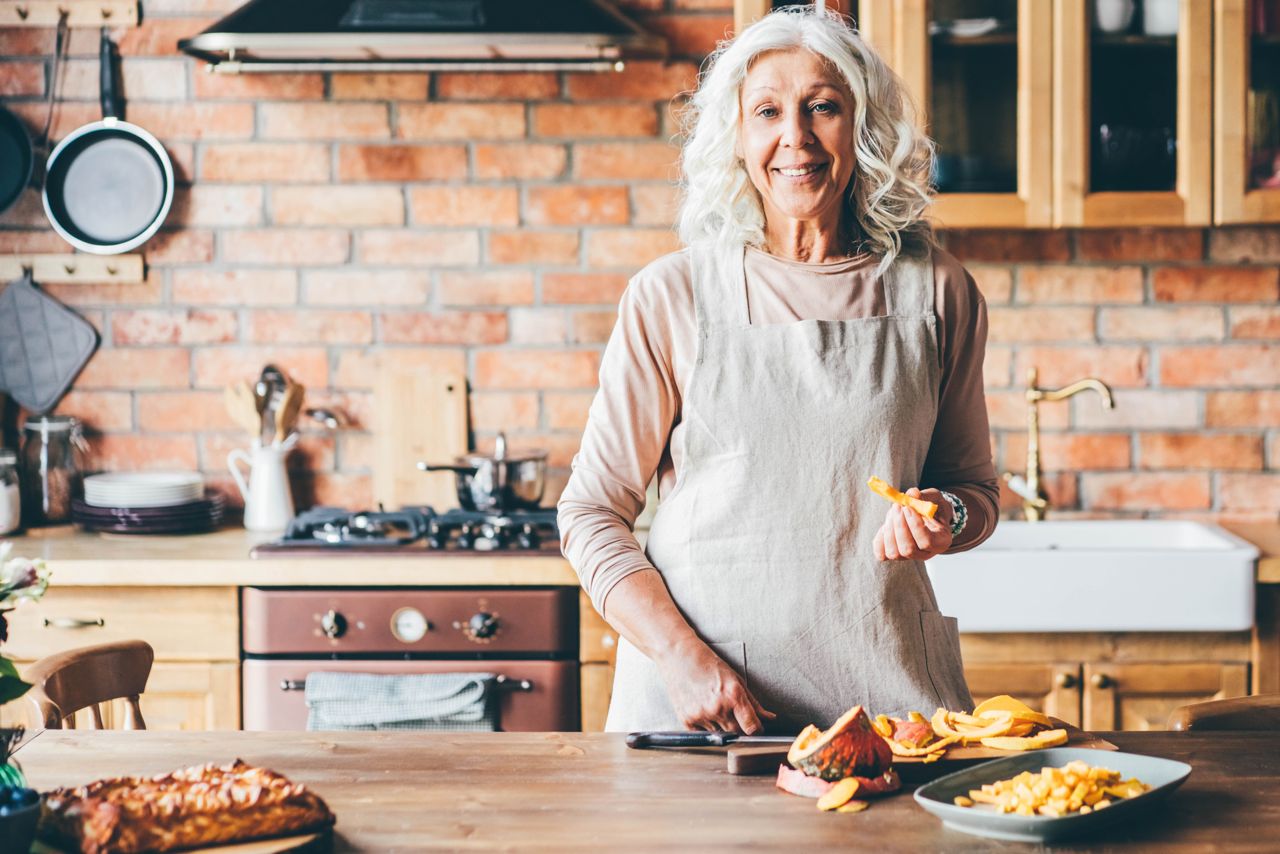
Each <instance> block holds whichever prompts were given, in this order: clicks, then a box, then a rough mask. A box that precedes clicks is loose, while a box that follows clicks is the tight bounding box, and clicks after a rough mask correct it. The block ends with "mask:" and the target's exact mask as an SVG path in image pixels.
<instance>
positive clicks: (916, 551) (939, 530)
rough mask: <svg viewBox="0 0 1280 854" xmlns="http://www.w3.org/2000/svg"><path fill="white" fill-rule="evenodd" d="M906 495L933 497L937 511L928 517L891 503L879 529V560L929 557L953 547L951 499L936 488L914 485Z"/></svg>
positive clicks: (877, 556) (922, 497) (926, 498)
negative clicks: (923, 489) (943, 495)
mask: <svg viewBox="0 0 1280 854" xmlns="http://www.w3.org/2000/svg"><path fill="white" fill-rule="evenodd" d="M907 495H910V496H911V497H912V498H921V499H924V500H925V501H932V502H933V503H934V504H937V505H938V512H937V513H936V514H934V517H933V518H932V519H929V518H926V517H924V516H921V515H920V514H919V513H917V512H916V511H914V510H912V509H910V508H909V507H903V506H902V505H901V504H894V505H892V506H891V507H890V508H889V512H888V513H886V514H885V518H884V524H883V525H881V526H880V530H878V531H876V539H875V550H876V560H928V559H929V558H931V557H934V556H935V555H940V554H942V553H943V552H945V551H946V550H947V549H949V548H951V515H952V510H951V503H950V502H949V501H947V500H946V499H945V498H943V497H942V493H941V492H939V491H938V490H936V489H926V490H925V491H924V492H921V491H920V490H919V489H916V488H915V487H914V486H913V487H912V488H911V489H908V490H907Z"/></svg>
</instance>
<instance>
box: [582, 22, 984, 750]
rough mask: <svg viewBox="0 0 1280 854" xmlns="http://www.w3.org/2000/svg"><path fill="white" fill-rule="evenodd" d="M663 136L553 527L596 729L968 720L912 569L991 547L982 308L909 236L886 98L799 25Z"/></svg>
mask: <svg viewBox="0 0 1280 854" xmlns="http://www.w3.org/2000/svg"><path fill="white" fill-rule="evenodd" d="M690 119H691V121H690V124H691V127H690V130H689V133H688V135H687V137H686V138H687V142H686V144H685V147H684V152H683V158H682V161H683V170H684V197H683V203H682V208H681V211H680V215H679V230H680V235H681V237H682V238H683V240H684V241H685V243H686V244H687V246H688V248H687V249H685V250H683V251H680V252H676V253H673V254H671V255H667V256H665V257H663V258H659V259H658V260H656V261H654V262H653V263H651V264H650V265H649V266H647V267H646V268H645V269H643V270H642V271H640V272H639V273H638V274H637V275H636V276H635V277H634V278H633V279H632V280H631V282H630V284H629V286H628V288H627V290H626V292H625V294H624V295H623V297H622V301H621V305H620V306H619V317H618V324H617V327H616V328H615V330H614V332H613V336H612V338H611V340H610V341H609V345H608V347H607V349H606V351H605V355H604V360H603V363H602V365H601V370H600V390H599V393H598V394H597V396H596V398H595V400H594V402H593V403H592V406H591V411H590V417H589V421H588V423H587V428H586V432H585V435H584V436H583V440H582V448H581V451H580V452H579V454H578V455H577V457H576V458H575V460H574V464H573V475H572V477H571V478H570V480H569V483H568V485H567V487H566V489H565V491H564V494H563V497H562V499H561V501H560V504H559V519H560V526H561V532H562V545H563V548H564V553H565V555H566V556H567V557H568V558H569V560H570V562H571V563H572V564H573V566H574V568H575V569H576V570H577V572H578V574H579V576H580V577H581V579H582V584H583V586H584V587H585V588H586V590H587V592H588V594H589V595H590V596H591V599H592V601H593V602H594V604H595V606H596V608H597V609H598V610H599V611H600V612H601V614H603V615H604V617H605V619H606V620H607V621H608V622H609V623H610V625H612V626H613V627H614V628H615V629H617V631H618V633H619V634H620V635H621V636H622V640H621V642H620V645H619V648H618V659H617V674H616V677H615V681H614V688H613V700H612V703H611V706H610V710H609V719H608V725H607V728H608V729H610V730H639V729H651V730H652V729H656V730H664V729H716V730H729V731H740V732H746V733H754V732H758V731H760V730H762V729H763V728H766V727H767V728H768V729H771V730H778V731H792V732H794V731H795V730H797V729H799V728H800V727H801V726H803V725H804V724H806V723H810V722H814V723H819V724H822V725H828V724H830V723H831V722H833V721H834V720H835V719H836V718H837V717H838V716H839V715H840V714H841V713H842V712H844V711H845V710H846V709H848V708H849V707H850V706H852V705H853V704H855V703H861V704H863V705H865V706H867V707H868V708H869V709H870V710H871V711H872V712H874V713H889V714H904V713H905V712H906V711H907V710H910V709H918V710H921V711H925V712H930V711H932V710H933V709H935V708H937V707H938V706H946V707H947V708H951V709H964V708H968V707H970V706H971V703H972V700H971V698H970V696H969V691H968V688H967V686H966V684H965V678H964V674H963V671H962V669H961V661H960V647H959V638H958V635H957V632H956V625H955V620H953V619H951V618H948V617H945V616H943V615H942V614H941V613H940V612H939V611H938V606H937V602H936V600H935V599H934V595H933V590H932V588H931V586H930V583H929V577H928V575H927V574H926V572H925V568H924V564H923V563H922V561H924V560H927V559H929V558H931V557H933V556H934V555H938V554H942V553H944V552H954V551H960V550H963V549H967V548H972V547H973V546H975V545H977V544H978V543H980V542H981V541H982V540H984V539H985V538H986V537H988V536H989V535H990V534H991V531H992V530H993V529H994V527H995V523H996V516H997V486H996V480H995V472H994V470H993V468H992V463H991V451H990V445H989V440H988V433H987V413H986V405H985V401H984V399H983V391H982V358H983V350H984V348H985V345H986V326H987V325H986V308H985V305H984V303H983V300H982V296H981V294H980V293H979V292H978V289H977V287H976V286H975V285H974V282H973V279H972V278H971V277H970V276H969V275H968V273H967V272H966V271H965V270H964V269H963V268H962V267H961V266H960V264H959V263H958V262H957V261H956V260H955V259H954V258H953V257H951V256H950V255H948V254H947V253H946V252H944V251H942V250H941V249H939V248H937V247H936V246H935V245H934V244H933V240H932V235H931V231H930V228H929V226H928V223H927V222H926V221H925V220H924V219H923V215H924V212H925V209H926V207H927V206H928V204H929V195H928V178H929V174H930V166H931V164H932V156H933V155H932V146H931V143H930V141H929V140H928V139H927V138H926V137H924V136H923V135H922V134H921V132H920V131H919V130H918V129H917V126H916V124H915V122H914V116H913V115H912V113H911V112H910V104H909V99H908V97H907V95H906V93H905V90H904V88H903V85H902V82H901V81H900V80H899V78H898V77H897V76H896V75H894V73H893V72H892V71H891V70H890V69H889V68H888V67H887V66H886V65H885V64H884V62H883V60H881V59H880V58H879V57H878V56H877V55H876V54H875V52H874V51H873V50H872V49H871V48H870V47H869V46H868V45H867V44H866V42H864V41H863V40H862V38H861V37H860V36H859V35H858V33H857V32H856V31H855V30H853V29H852V28H850V27H849V26H848V25H847V24H846V23H845V22H844V20H843V19H842V18H841V17H839V16H838V15H836V14H835V13H832V12H826V11H823V10H821V9H817V10H815V9H813V8H812V7H809V8H803V9H801V8H798V7H797V8H792V9H788V10H782V11H778V12H774V13H772V14H770V15H767V16H766V17H765V18H763V19H762V20H761V21H759V22H758V23H756V24H754V25H752V26H751V27H749V28H747V29H746V30H744V31H743V32H742V33H741V34H740V35H739V36H738V37H737V38H736V39H735V40H734V41H733V42H732V43H730V44H728V45H725V46H722V47H721V48H720V50H718V51H717V52H716V54H715V55H714V56H713V57H712V59H711V60H710V67H709V69H708V70H706V71H705V72H704V74H703V76H702V78H701V83H700V87H699V89H698V91H697V92H696V94H695V95H694V97H693V101H692V105H691V108H690ZM655 472H656V474H657V477H658V485H659V495H660V503H659V506H658V510H657V514H656V516H655V517H654V519H653V523H652V527H651V529H650V532H649V537H648V540H647V547H646V549H645V550H642V549H641V548H640V546H639V544H638V542H637V540H636V539H635V536H634V534H633V525H634V523H635V519H636V517H637V515H638V514H639V513H640V511H641V509H642V508H643V506H644V502H645V491H646V485H647V484H648V483H649V481H650V479H651V477H652V476H653V475H654V474H655ZM870 475H878V476H880V477H882V478H884V479H886V480H888V481H889V482H890V483H894V484H896V485H898V486H900V487H904V488H905V487H911V489H910V494H912V495H916V496H919V497H921V498H924V499H926V500H928V501H932V502H934V503H935V504H937V505H938V512H937V514H936V516H934V518H926V517H924V516H922V515H919V514H917V513H916V512H915V511H913V510H908V509H904V508H902V507H900V506H898V505H896V504H887V503H886V502H885V501H883V499H881V498H879V497H877V496H876V495H875V494H873V493H872V492H871V491H869V490H868V489H867V486H866V483H867V479H868V477H869V476H870Z"/></svg>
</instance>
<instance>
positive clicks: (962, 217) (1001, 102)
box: [878, 0, 1053, 228]
mask: <svg viewBox="0 0 1280 854" xmlns="http://www.w3.org/2000/svg"><path fill="white" fill-rule="evenodd" d="M878 2H881V3H885V4H887V5H889V6H891V7H892V8H893V10H894V12H893V14H894V15H895V16H896V18H895V20H894V22H893V31H894V34H895V39H894V51H893V58H892V59H893V62H894V66H895V68H896V69H897V71H898V73H899V74H901V75H902V76H903V78H904V79H905V80H906V81H907V85H908V87H909V88H910V89H911V92H912V95H913V97H914V98H915V100H916V106H917V108H918V109H919V110H920V112H921V119H922V120H923V121H924V122H925V125H926V127H927V129H928V132H929V135H930V136H932V137H933V139H934V141H935V142H936V143H937V155H938V156H937V169H936V171H935V173H934V187H935V189H936V192H937V196H936V204H935V206H934V209H933V215H934V217H935V219H936V220H937V221H938V224H939V225H940V226H942V227H944V228H947V227H950V228H964V227H979V226H983V227H986V226H995V227H1001V226H1003V227H1022V226H1048V225H1050V223H1051V220H1052V206H1051V196H1050V179H1051V177H1052V173H1051V170H1050V165H1051V162H1052V160H1051V157H1052V154H1051V151H1052V144H1053V136H1052V134H1051V132H1050V124H1049V122H1050V114H1051V91H1052V89H1051V85H1050V74H1051V72H1052V64H1051V61H1050V59H1051V47H1052V36H1051V29H1050V28H1051V25H1052V19H1051V15H1050V5H1049V3H1048V2H1046V0H878Z"/></svg>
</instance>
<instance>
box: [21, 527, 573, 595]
mask: <svg viewBox="0 0 1280 854" xmlns="http://www.w3.org/2000/svg"><path fill="white" fill-rule="evenodd" d="M270 539H273V536H270V535H263V534H255V533H252V532H250V531H245V530H243V529H241V528H228V529H225V530H222V531H217V532H215V533H212V534H188V535H185V536H171V537H170V536H150V535H148V536H142V535H130V534H99V533H86V532H84V531H80V530H78V529H76V528H73V527H71V526H64V527H57V528H41V529H36V530H35V531H33V532H30V533H28V534H26V535H25V536H21V537H14V538H12V542H13V545H14V550H13V553H14V554H15V555H22V556H23V557H30V558H44V559H45V560H46V561H48V562H49V568H50V569H51V570H52V571H53V573H54V576H53V578H54V583H55V584H57V585H58V586H59V587H68V586H70V587H76V586H94V587H96V586H103V585H111V586H122V587H221V586H227V587H243V586H263V587H294V586H298V587H335V586H361V587H372V586H377V587H399V586H404V585H446V586H447V585H469V586H470V585H502V586H539V585H548V584H552V585H569V586H574V587H576V586H577V585H578V577H577V575H575V574H574V572H573V569H572V568H571V567H570V566H569V562H568V561H566V560H565V559H564V558H563V557H561V556H560V555H558V554H556V553H554V552H552V553H548V554H545V555H541V554H539V555H527V554H526V555H520V554H515V553H500V552H499V553H493V552H490V553H474V554H473V553H467V554H458V553H453V552H451V553H448V554H441V553H439V552H428V551H423V552H422V553H421V554H414V555H408V554H403V553H397V554H394V555H390V556H387V557H382V556H372V557H371V556H368V555H351V554H343V553H340V552H331V551H326V552H324V553H322V554H318V555H315V556H311V555H307V556H302V557H294V556H290V557H283V556H282V557H270V558H257V559H255V558H251V557H249V550H250V549H251V548H253V547H254V546H255V545H257V544H258V543H261V542H265V541H267V540H270Z"/></svg>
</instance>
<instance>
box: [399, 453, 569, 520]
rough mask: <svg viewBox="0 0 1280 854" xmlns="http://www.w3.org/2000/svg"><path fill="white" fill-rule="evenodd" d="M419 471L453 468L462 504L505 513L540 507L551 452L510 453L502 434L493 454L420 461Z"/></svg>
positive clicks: (475, 508)
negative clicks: (433, 461) (428, 461)
mask: <svg viewBox="0 0 1280 854" xmlns="http://www.w3.org/2000/svg"><path fill="white" fill-rule="evenodd" d="M418 470H419V471H451V472H453V473H454V475H455V476H456V478H457V483H456V486H457V490H458V503H459V504H461V505H462V507H463V508H464V509H466V510H477V511H480V512H482V513H505V512H507V511H509V510H523V509H529V508H534V507H537V506H538V502H540V501H541V500H542V491H543V489H545V488H546V483H547V452H546V451H539V450H529V451H524V452H522V453H520V454H509V453H508V451H507V436H506V434H505V433H499V434H498V440H497V442H496V443H495V444H494V449H493V456H491V457H490V456H484V455H483V454H468V455H466V456H462V457H457V458H456V459H455V461H454V462H453V463H451V464H447V465H446V464H436V463H425V462H421V463H418Z"/></svg>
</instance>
